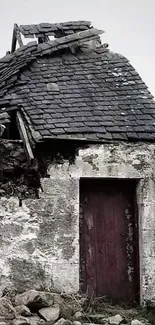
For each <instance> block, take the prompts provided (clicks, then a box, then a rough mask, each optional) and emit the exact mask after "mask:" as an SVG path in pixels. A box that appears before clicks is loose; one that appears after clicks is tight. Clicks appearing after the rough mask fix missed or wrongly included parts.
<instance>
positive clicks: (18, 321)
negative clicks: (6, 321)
mask: <svg viewBox="0 0 155 325" xmlns="http://www.w3.org/2000/svg"><path fill="white" fill-rule="evenodd" d="M27 324H30V322H29V320H28V318H26V317H22V316H19V317H16V318H15V319H14V320H13V325H27Z"/></svg>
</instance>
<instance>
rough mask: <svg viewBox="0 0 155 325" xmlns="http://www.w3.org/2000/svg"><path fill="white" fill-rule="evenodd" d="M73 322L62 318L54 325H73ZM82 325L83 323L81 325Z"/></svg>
mask: <svg viewBox="0 0 155 325" xmlns="http://www.w3.org/2000/svg"><path fill="white" fill-rule="evenodd" d="M71 324H72V322H71V321H69V320H68V319H64V318H60V319H59V320H58V321H57V322H56V323H55V324H54V325H71ZM75 325H78V324H75ZM79 325H81V323H80V324H79Z"/></svg>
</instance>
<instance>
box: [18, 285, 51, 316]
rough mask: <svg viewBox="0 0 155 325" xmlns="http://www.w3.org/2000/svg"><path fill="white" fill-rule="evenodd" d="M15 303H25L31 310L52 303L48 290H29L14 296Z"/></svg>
mask: <svg viewBox="0 0 155 325" xmlns="http://www.w3.org/2000/svg"><path fill="white" fill-rule="evenodd" d="M15 305H16V306H18V305H25V306H27V307H28V308H30V310H32V311H34V310H35V311H37V310H39V309H41V308H43V307H49V306H52V305H53V295H52V294H50V293H49V292H41V291H37V290H29V291H26V292H24V293H22V294H19V295H17V296H16V297H15Z"/></svg>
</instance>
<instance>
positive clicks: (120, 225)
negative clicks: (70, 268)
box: [80, 179, 139, 303]
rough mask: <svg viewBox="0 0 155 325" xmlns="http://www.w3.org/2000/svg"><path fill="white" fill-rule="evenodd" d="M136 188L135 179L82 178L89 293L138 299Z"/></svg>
mask: <svg viewBox="0 0 155 325" xmlns="http://www.w3.org/2000/svg"><path fill="white" fill-rule="evenodd" d="M135 189H136V183H135V181H133V180H112V179H111V180H110V179H108V180H103V179H102V180H100V179H98V180H93V179H82V180H81V181H80V261H81V265H80V285H81V290H82V291H83V292H85V293H87V294H88V295H95V296H106V297H107V298H109V299H111V300H113V301H116V302H129V303H132V302H138V299H139V256H138V254H139V250H138V223H137V211H136V203H135V197H136V196H135V194H136V190H135Z"/></svg>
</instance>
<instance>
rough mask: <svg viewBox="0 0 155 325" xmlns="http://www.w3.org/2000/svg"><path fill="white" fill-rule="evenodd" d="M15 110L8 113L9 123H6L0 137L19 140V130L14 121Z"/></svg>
mask: <svg viewBox="0 0 155 325" xmlns="http://www.w3.org/2000/svg"><path fill="white" fill-rule="evenodd" d="M16 114H17V112H16V111H12V112H10V113H9V115H10V123H7V124H6V125H5V126H6V129H5V131H4V133H3V135H2V139H10V140H19V139H20V135H19V131H18V128H17V123H16Z"/></svg>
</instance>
